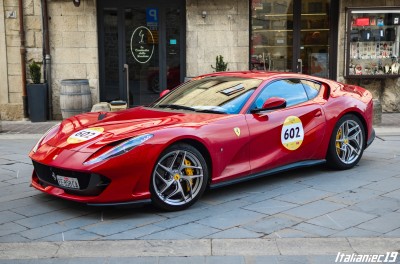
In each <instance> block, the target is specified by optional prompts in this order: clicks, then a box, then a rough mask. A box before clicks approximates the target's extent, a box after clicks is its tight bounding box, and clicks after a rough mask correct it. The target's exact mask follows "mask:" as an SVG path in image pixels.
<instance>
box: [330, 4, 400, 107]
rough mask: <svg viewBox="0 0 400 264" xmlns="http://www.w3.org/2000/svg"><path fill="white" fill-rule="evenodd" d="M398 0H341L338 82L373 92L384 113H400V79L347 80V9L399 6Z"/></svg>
mask: <svg viewBox="0 0 400 264" xmlns="http://www.w3.org/2000/svg"><path fill="white" fill-rule="evenodd" d="M398 4H399V1H398V0H374V1H365V0H346V1H345V0H341V1H340V15H339V32H338V34H339V36H338V37H339V39H338V42H339V46H338V47H339V48H338V64H337V69H338V76H337V80H338V81H340V82H344V83H346V82H347V83H352V84H357V85H358V84H359V85H360V86H362V87H364V88H366V89H368V90H369V91H371V92H372V94H373V96H374V98H375V99H378V100H379V101H380V102H381V104H382V110H383V112H400V78H394V79H393V78H387V79H384V80H382V81H381V80H379V79H377V80H373V79H372V80H371V79H365V80H361V81H358V80H355V79H345V78H344V77H343V76H344V63H345V58H346V57H345V53H346V50H345V48H344V47H346V42H345V41H346V10H345V8H346V7H373V6H398Z"/></svg>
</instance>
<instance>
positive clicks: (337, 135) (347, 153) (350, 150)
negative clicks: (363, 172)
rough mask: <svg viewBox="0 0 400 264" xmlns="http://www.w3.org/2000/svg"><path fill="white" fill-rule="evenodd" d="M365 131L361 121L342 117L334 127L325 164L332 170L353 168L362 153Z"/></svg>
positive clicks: (350, 117)
mask: <svg viewBox="0 0 400 264" xmlns="http://www.w3.org/2000/svg"><path fill="white" fill-rule="evenodd" d="M364 144H365V130H364V126H363V124H362V123H361V120H360V119H359V118H358V117H357V116H355V115H353V114H349V115H345V116H343V117H342V118H341V119H340V120H339V121H338V122H337V124H336V125H335V127H334V129H333V132H332V136H331V139H330V142H329V149H328V153H327V157H326V158H327V163H328V165H329V166H330V167H332V168H334V169H341V170H345V169H350V168H352V167H354V166H355V165H356V164H357V163H358V162H359V160H360V159H361V156H362V154H363V151H364V148H365V147H364Z"/></svg>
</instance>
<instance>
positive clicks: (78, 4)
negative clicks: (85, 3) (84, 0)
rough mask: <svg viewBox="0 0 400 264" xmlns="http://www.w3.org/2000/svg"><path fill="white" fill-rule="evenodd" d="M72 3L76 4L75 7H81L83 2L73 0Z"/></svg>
mask: <svg viewBox="0 0 400 264" xmlns="http://www.w3.org/2000/svg"><path fill="white" fill-rule="evenodd" d="M72 3H74V6H76V7H78V6H80V5H81V0H72Z"/></svg>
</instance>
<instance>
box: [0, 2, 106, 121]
mask: <svg viewBox="0 0 400 264" xmlns="http://www.w3.org/2000/svg"><path fill="white" fill-rule="evenodd" d="M2 2H3V1H2ZM23 3H24V24H25V36H26V37H25V38H26V39H25V40H26V49H27V54H26V60H27V64H29V63H30V62H32V61H33V60H35V61H37V62H42V60H43V56H42V53H43V51H42V47H43V41H42V36H43V34H42V17H41V14H42V11H41V1H40V0H24V1H23ZM0 5H1V4H0ZM4 10H5V11H15V12H16V13H17V17H16V18H15V19H12V18H5V19H2V17H1V16H0V43H1V21H4V22H5V37H6V53H7V67H6V68H7V70H8V72H7V71H5V72H6V74H7V78H6V79H7V88H4V87H3V86H1V87H0V95H1V97H2V99H1V101H0V104H2V109H3V111H4V112H10V111H11V110H12V109H14V110H15V109H22V107H17V106H15V104H17V105H21V104H22V78H21V64H20V43H21V42H20V36H19V19H18V17H19V14H18V0H4ZM0 11H1V10H0ZM48 13H49V32H50V55H51V57H52V64H51V65H52V71H51V74H52V89H53V115H54V118H55V119H61V111H60V102H59V100H60V99H59V93H60V86H61V84H60V82H61V80H62V79H71V78H74V79H89V85H90V87H91V88H92V89H91V91H92V98H93V103H96V102H97V101H98V50H97V20H96V4H95V0H84V1H81V5H80V6H79V7H75V6H74V5H73V3H72V1H71V0H57V1H48ZM2 14H4V12H2ZM1 54H2V53H1V44H0V55H1ZM0 57H1V56H0ZM0 63H2V60H1V59H0ZM0 66H1V65H0ZM27 72H28V76H27V78H28V82H29V81H30V79H29V71H28V70H27ZM7 95H8V97H7ZM5 97H7V100H5V99H4V98H5ZM22 114H23V113H22V111H21V113H19V114H17V113H16V114H14V115H13V116H12V117H10V118H13V119H18V118H22V116H23V115H22ZM5 116H9V115H5ZM3 118H4V116H3Z"/></svg>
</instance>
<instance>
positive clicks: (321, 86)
mask: <svg viewBox="0 0 400 264" xmlns="http://www.w3.org/2000/svg"><path fill="white" fill-rule="evenodd" d="M284 80H298V81H299V83H300V84H301V86H302V87H303V90H304V93H305V95H306V97H307V100H305V101H302V102H300V103H297V104H293V105H289V106H286V107H285V108H283V109H287V108H290V107H293V106H297V105H299V104H303V103H305V102H309V101H311V100H313V99H315V98H317V97H318V95H319V94H320V93H321V90H322V88H323V83H322V82H320V81H317V80H310V79H307V78H290V77H288V78H283V79H274V80H271V81H269V82H267V83H265V84H264V86H263V87H262V88H261V90H260V92H259V93H258V94H257V95H256V96H255V97H254V99H253V101H252V102H251V104H250V106H249V108H248V109H247V111H246V113H251V111H252V110H253V109H255V108H254V107H255V102H256V101H257V99H258V98H259V96H260V95H261V94H262V92H263V91H264V89H267V88H268V86H270V85H271V84H273V83H275V82H278V81H284ZM302 81H310V82H314V83H318V84H319V85H320V88H319V91H318V93H317V94H316V96H314V97H312V98H310V97H309V95H308V93H307V90H306V88H305V87H304V84H303V83H302ZM282 98H283V97H282ZM284 99H285V98H284ZM285 100H286V99H285ZM276 110H277V109H276ZM276 110H271V111H276Z"/></svg>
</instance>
